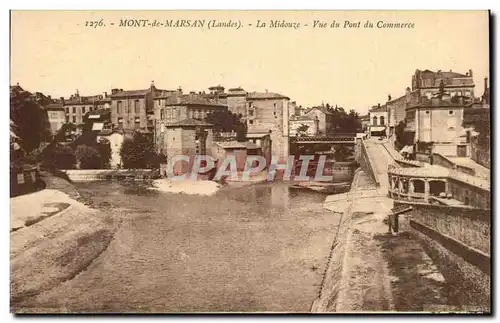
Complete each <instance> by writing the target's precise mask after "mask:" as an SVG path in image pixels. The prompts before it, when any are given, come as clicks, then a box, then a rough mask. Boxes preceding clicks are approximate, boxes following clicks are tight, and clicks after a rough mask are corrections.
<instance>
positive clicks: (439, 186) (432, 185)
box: [429, 181, 446, 196]
mask: <svg viewBox="0 0 500 323" xmlns="http://www.w3.org/2000/svg"><path fill="white" fill-rule="evenodd" d="M445 192H446V183H445V182H444V181H430V182H429V193H430V195H434V196H439V193H445Z"/></svg>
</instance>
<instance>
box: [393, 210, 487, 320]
mask: <svg viewBox="0 0 500 323" xmlns="http://www.w3.org/2000/svg"><path fill="white" fill-rule="evenodd" d="M394 206H395V207H408V206H411V207H412V211H411V212H410V217H409V231H410V232H411V233H412V235H414V236H415V237H416V238H417V239H419V240H420V242H421V243H422V244H423V246H424V248H425V249H426V251H427V252H428V254H429V255H430V257H431V258H432V259H433V260H434V262H435V263H436V265H437V266H438V267H439V269H440V271H441V272H442V273H443V275H444V276H445V277H446V279H447V281H449V282H451V283H452V284H454V285H456V286H460V291H457V293H456V297H457V298H458V299H459V302H460V303H461V304H465V305H466V306H467V307H468V308H470V309H473V310H478V311H489V310H490V302H491V268H490V265H491V249H490V248H491V214H490V210H483V209H477V208H472V207H450V206H441V205H429V204H424V203H411V202H402V201H401V202H400V201H395V202H394ZM464 291H467V292H464Z"/></svg>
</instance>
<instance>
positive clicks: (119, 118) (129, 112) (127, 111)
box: [111, 83, 164, 133]
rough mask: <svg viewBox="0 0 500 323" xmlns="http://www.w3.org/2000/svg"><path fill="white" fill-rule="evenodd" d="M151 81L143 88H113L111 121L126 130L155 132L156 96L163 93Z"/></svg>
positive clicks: (115, 125)
mask: <svg viewBox="0 0 500 323" xmlns="http://www.w3.org/2000/svg"><path fill="white" fill-rule="evenodd" d="M163 92H164V90H159V89H157V88H156V87H155V86H154V83H151V86H150V87H149V88H147V89H143V90H127V91H124V90H123V89H112V90H111V122H112V123H113V126H114V127H116V128H118V129H124V130H142V131H145V132H150V133H153V131H154V127H155V121H154V120H155V107H154V98H155V97H156V96H157V95H160V94H161V93H163Z"/></svg>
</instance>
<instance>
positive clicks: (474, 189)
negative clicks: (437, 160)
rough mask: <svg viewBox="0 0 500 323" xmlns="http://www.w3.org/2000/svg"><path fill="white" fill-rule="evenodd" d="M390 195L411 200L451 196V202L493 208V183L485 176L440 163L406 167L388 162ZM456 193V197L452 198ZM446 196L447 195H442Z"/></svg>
mask: <svg viewBox="0 0 500 323" xmlns="http://www.w3.org/2000/svg"><path fill="white" fill-rule="evenodd" d="M388 180H389V196H390V197H392V198H394V199H399V200H408V201H421V202H422V201H424V202H431V197H434V198H433V199H432V200H435V197H439V196H445V197H449V198H448V199H447V200H449V203H454V204H456V202H455V201H453V200H457V201H459V202H461V203H460V204H464V205H471V206H474V207H478V208H483V209H489V208H490V183H489V182H488V181H486V180H484V179H482V178H479V177H476V176H472V175H468V174H465V173H461V172H459V171H457V170H454V169H448V168H445V167H442V166H439V165H425V166H423V167H415V168H403V167H398V166H396V165H395V164H390V165H389V166H388ZM450 197H452V198H453V199H450ZM439 200H443V199H439Z"/></svg>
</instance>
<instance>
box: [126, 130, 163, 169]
mask: <svg viewBox="0 0 500 323" xmlns="http://www.w3.org/2000/svg"><path fill="white" fill-rule="evenodd" d="M120 156H121V159H122V164H123V168H127V169H138V168H158V167H159V163H160V156H158V154H157V153H156V151H155V148H154V144H153V141H152V140H151V139H150V138H149V137H147V136H145V135H144V134H141V133H138V132H136V133H135V134H134V137H133V138H132V139H130V138H127V139H125V140H124V141H123V144H122V147H121V150H120Z"/></svg>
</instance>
